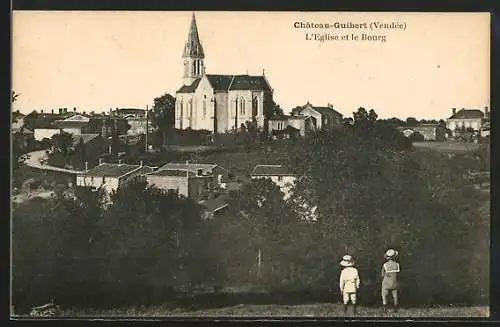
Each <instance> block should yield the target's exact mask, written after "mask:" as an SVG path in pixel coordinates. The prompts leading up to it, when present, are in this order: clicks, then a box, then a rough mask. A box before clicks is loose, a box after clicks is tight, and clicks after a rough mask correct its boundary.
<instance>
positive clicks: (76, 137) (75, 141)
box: [71, 134, 104, 145]
mask: <svg viewBox="0 0 500 327" xmlns="http://www.w3.org/2000/svg"><path fill="white" fill-rule="evenodd" d="M71 137H72V138H73V144H74V145H76V144H79V143H80V139H83V143H84V144H85V143H88V142H90V141H92V140H93V139H95V138H97V137H100V136H99V134H80V135H74V134H73V135H72V136H71ZM103 139H104V138H103Z"/></svg>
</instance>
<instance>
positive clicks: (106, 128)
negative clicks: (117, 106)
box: [88, 115, 130, 137]
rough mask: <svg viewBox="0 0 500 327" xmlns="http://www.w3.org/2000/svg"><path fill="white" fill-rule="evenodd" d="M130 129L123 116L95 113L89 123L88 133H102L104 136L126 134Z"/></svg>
mask: <svg viewBox="0 0 500 327" xmlns="http://www.w3.org/2000/svg"><path fill="white" fill-rule="evenodd" d="M129 129H130V126H129V124H128V122H127V120H126V119H125V118H122V117H113V116H105V115H99V116H98V115H93V116H91V117H90V119H89V123H88V133H92V134H100V135H102V136H103V137H112V136H113V135H114V134H116V135H117V136H119V135H126V134H127V132H128V130H129Z"/></svg>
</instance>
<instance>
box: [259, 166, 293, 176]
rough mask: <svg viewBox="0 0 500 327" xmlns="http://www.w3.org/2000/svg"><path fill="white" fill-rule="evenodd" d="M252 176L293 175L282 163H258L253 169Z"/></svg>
mask: <svg viewBox="0 0 500 327" xmlns="http://www.w3.org/2000/svg"><path fill="white" fill-rule="evenodd" d="M250 175H251V176H293V175H294V174H292V173H290V172H289V171H288V170H287V169H286V168H285V167H283V166H282V165H257V166H255V167H254V169H253V170H252V173H251V174H250Z"/></svg>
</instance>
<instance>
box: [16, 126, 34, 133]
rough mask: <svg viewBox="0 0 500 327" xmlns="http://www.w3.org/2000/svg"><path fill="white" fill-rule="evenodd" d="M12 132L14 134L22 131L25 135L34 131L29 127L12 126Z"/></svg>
mask: <svg viewBox="0 0 500 327" xmlns="http://www.w3.org/2000/svg"><path fill="white" fill-rule="evenodd" d="M12 133H14V134H17V133H22V134H24V135H26V134H33V132H32V131H30V130H29V129H27V128H23V127H13V128H12Z"/></svg>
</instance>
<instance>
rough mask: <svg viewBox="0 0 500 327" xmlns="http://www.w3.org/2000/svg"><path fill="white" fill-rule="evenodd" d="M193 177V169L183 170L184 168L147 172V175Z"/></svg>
mask: <svg viewBox="0 0 500 327" xmlns="http://www.w3.org/2000/svg"><path fill="white" fill-rule="evenodd" d="M186 174H187V175H188V176H187V177H194V176H195V175H196V174H195V173H194V172H193V171H190V170H185V169H162V170H157V171H153V172H151V173H149V174H148V175H152V176H162V177H163V176H164V177H166V176H173V177H186Z"/></svg>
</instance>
